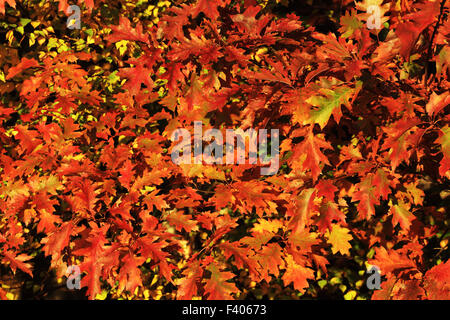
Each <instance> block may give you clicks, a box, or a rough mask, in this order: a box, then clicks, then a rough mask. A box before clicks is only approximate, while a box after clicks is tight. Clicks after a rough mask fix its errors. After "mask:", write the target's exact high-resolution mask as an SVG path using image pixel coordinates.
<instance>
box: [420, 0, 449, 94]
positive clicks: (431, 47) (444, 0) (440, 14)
mask: <svg viewBox="0 0 450 320" xmlns="http://www.w3.org/2000/svg"><path fill="white" fill-rule="evenodd" d="M446 2H447V0H442V2H441V8H440V12H439V16H438V20H437V22H436V25H435V26H434V30H433V34H432V35H431V40H430V44H429V45H428V52H427V59H426V61H425V78H424V85H425V88H427V80H428V62H429V61H430V59H431V54H432V51H433V42H434V38H435V37H436V33H437V30H438V29H439V23H440V22H441V18H442V15H443V14H444V6H445V3H446Z"/></svg>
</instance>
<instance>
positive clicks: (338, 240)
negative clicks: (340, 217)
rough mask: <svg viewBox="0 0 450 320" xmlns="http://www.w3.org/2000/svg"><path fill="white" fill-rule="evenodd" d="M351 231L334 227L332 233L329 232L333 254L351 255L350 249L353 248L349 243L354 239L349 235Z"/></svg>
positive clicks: (329, 241)
mask: <svg viewBox="0 0 450 320" xmlns="http://www.w3.org/2000/svg"><path fill="white" fill-rule="evenodd" d="M349 231H350V230H349V229H347V228H344V227H341V226H339V225H334V226H333V230H332V231H331V233H330V232H329V231H327V237H328V243H330V244H331V251H332V252H333V254H336V253H337V252H340V253H341V254H347V255H350V251H349V249H350V248H351V247H352V246H351V245H350V242H349V241H350V240H352V239H353V238H352V236H351V235H350V234H349Z"/></svg>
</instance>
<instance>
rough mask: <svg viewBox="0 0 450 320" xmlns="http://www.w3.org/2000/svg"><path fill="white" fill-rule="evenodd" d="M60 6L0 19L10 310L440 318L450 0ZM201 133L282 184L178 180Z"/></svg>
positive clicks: (243, 178)
mask: <svg viewBox="0 0 450 320" xmlns="http://www.w3.org/2000/svg"><path fill="white" fill-rule="evenodd" d="M71 4H73V3H70V2H68V1H66V0H64V1H59V2H58V1H37V0H35V1H32V0H29V1H26V0H25V1H15V0H6V1H5V0H0V16H1V26H0V38H1V39H2V42H1V43H2V44H1V45H0V92H1V101H0V143H1V147H0V181H1V185H0V261H1V264H0V284H1V287H0V297H1V298H3V299H13V298H23V299H25V298H51V296H52V295H51V293H52V290H54V289H55V287H58V286H60V287H65V279H66V276H67V275H66V270H67V267H68V266H70V265H78V266H79V267H80V268H81V272H82V273H83V274H82V281H81V285H82V289H81V290H80V291H78V293H81V295H82V296H87V297H89V298H91V299H95V298H97V299H105V298H112V299H117V298H129V299H144V298H146V299H261V298H274V299H299V298H333V299H343V298H345V299H370V298H372V299H450V263H449V262H448V257H449V249H448V238H449V237H450V233H449V219H448V212H447V211H446V210H447V209H448V208H449V207H450V202H449V200H450V197H449V195H450V192H449V190H448V189H449V179H450V117H449V114H448V105H449V102H450V94H449V91H448V88H449V69H448V66H449V62H450V46H449V39H450V38H449V36H450V23H449V20H448V13H449V8H450V6H449V3H448V2H447V1H445V0H441V1H433V0H420V1H413V0H392V1H383V0H363V1H355V2H354V1H351V0H335V1H333V0H328V1H325V0H324V1H315V0H314V1H312V0H310V1H288V0H285V1H275V0H269V1H259V2H256V1H252V0H245V1H231V0H217V1H207V0H197V1H173V2H170V1H161V2H157V1H156V2H152V1H148V0H140V1H123V0H122V1H109V0H95V1H94V0H89V1H79V2H78V5H79V6H80V8H81V29H69V28H67V26H66V21H67V16H69V15H70V14H69V13H67V8H68V6H69V5H71ZM372 5H374V6H377V8H379V10H380V14H381V16H380V18H381V23H382V25H381V27H380V28H378V29H377V28H368V27H367V23H368V20H369V19H371V17H370V14H369V13H368V7H369V6H372ZM194 121H202V123H203V127H204V130H206V129H209V128H218V129H221V130H225V129H228V128H232V129H235V128H242V129H244V130H245V129H248V128H255V129H263V128H264V129H279V132H280V146H279V155H280V168H279V171H278V172H277V173H276V174H275V175H272V176H263V175H261V174H260V166H261V164H256V165H255V164H241V165H237V164H236V165H226V164H224V165H206V164H181V165H177V164H175V163H173V162H172V159H171V150H172V148H173V146H174V144H175V143H174V142H173V141H171V135H172V133H173V131H174V130H176V129H178V128H185V129H188V130H189V131H191V132H193V127H194ZM206 144H207V142H205V145H206ZM371 265H376V266H377V267H379V269H380V272H381V275H382V283H381V289H380V290H375V291H372V290H369V289H368V288H367V287H366V285H365V280H366V278H367V275H366V274H365V272H366V269H367V268H368V267H369V266H371ZM76 294H77V292H75V291H72V292H69V293H68V296H70V295H72V296H73V295H76Z"/></svg>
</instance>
